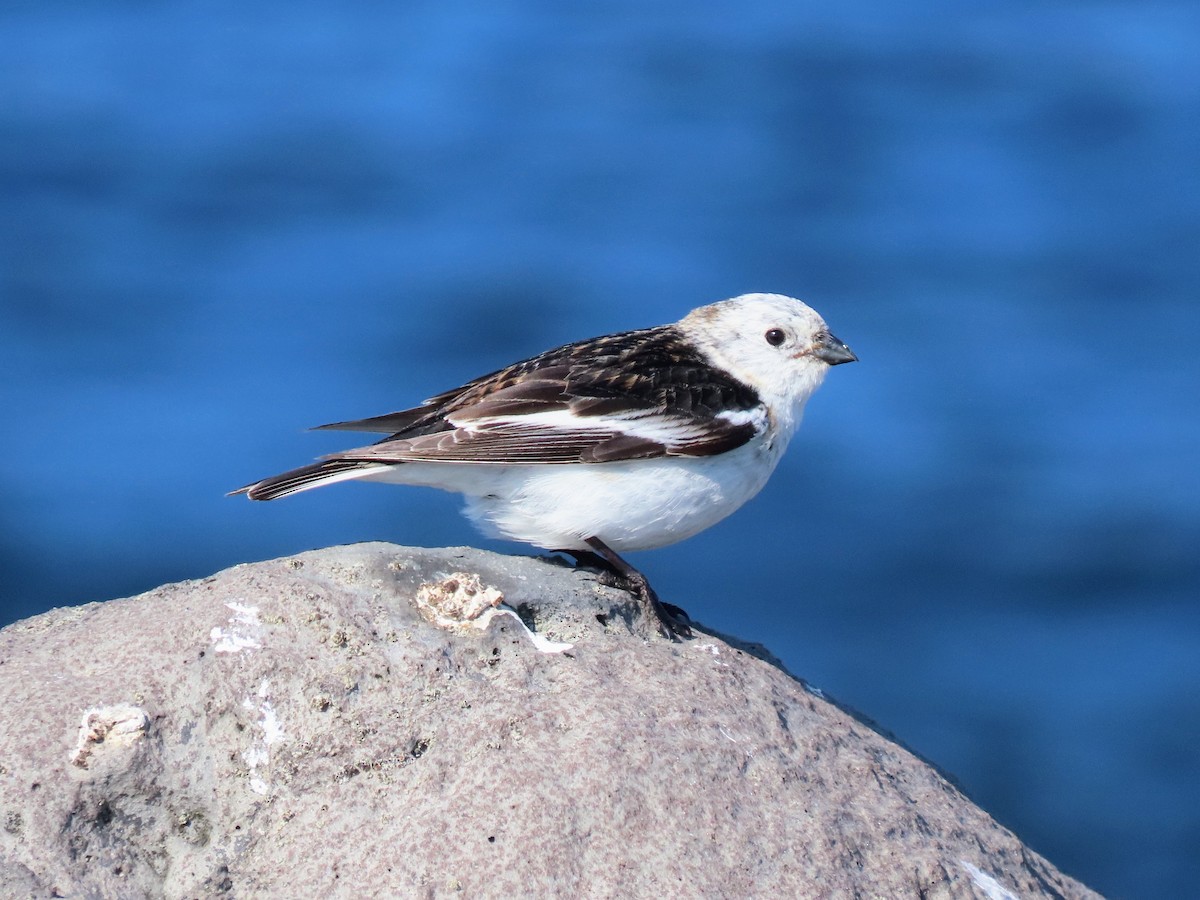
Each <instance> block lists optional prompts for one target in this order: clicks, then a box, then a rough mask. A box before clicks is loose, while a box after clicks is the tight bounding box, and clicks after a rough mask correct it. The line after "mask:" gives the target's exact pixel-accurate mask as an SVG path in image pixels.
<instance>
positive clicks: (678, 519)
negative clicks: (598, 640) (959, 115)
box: [371, 436, 786, 553]
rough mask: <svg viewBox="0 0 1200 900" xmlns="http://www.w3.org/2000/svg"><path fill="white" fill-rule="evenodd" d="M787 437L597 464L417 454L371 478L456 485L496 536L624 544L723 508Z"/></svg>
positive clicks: (743, 496) (566, 544) (561, 544)
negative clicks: (441, 460) (449, 459)
mask: <svg viewBox="0 0 1200 900" xmlns="http://www.w3.org/2000/svg"><path fill="white" fill-rule="evenodd" d="M785 443H786V441H785V440H779V439H777V440H776V441H774V442H768V441H767V440H766V439H765V438H764V437H762V436H760V437H759V438H756V439H754V440H752V441H750V442H749V443H747V444H745V445H743V446H742V447H739V448H737V449H736V450H732V451H730V452H728V453H722V454H720V455H718V456H712V457H700V458H687V457H664V458H660V459H638V460H629V461H626V462H612V463H595V464H575V465H528V466H479V465H474V466H462V465H454V464H422V463H415V464H407V465H402V466H395V467H391V468H389V469H388V470H386V471H383V472H380V473H378V475H376V476H374V477H372V479H371V480H381V481H402V482H404V483H407V484H426V485H429V486H431V487H439V488H442V489H444V490H451V491H457V492H460V493H462V494H464V495H466V508H465V511H466V514H467V515H468V516H469V517H470V519H471V520H472V521H473V522H474V523H475V524H476V525H477V526H478V527H479V528H480V529H481V530H482V531H484V532H485V533H487V534H490V535H493V536H496V537H504V538H508V539H511V540H517V541H523V542H525V543H529V544H534V545H535V546H538V547H545V548H547V549H552V550H586V549H588V545H587V544H586V543H585V542H584V539H585V538H588V537H598V538H600V539H601V540H602V541H604V542H605V543H606V544H607V545H608V546H609V547H611V548H612V549H613V550H615V551H616V552H618V553H622V552H625V551H629V550H650V549H653V548H655V547H664V546H666V545H668V544H673V543H675V542H676V541H682V540H685V539H686V538H689V537H691V536H692V535H694V534H698V533H699V532H701V531H703V530H704V529H706V528H709V527H710V526H712V525H714V524H716V523H717V522H719V521H720V520H721V519H723V518H725V517H726V516H728V515H729V514H730V513H732V512H733V511H734V510H736V509H737V508H738V507H740V506H741V505H742V504H743V503H745V502H746V501H747V500H749V499H750V498H751V497H753V496H754V495H755V494H757V493H758V492H759V490H761V489H762V487H763V485H764V484H766V482H767V479H768V478H769V477H770V475H771V472H772V471H773V470H774V468H775V465H776V463H777V462H778V461H779V457H780V456H781V455H782V453H783V449H784V446H783V444H785Z"/></svg>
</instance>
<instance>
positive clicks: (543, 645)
mask: <svg viewBox="0 0 1200 900" xmlns="http://www.w3.org/2000/svg"><path fill="white" fill-rule="evenodd" d="M496 616H512V617H513V618H514V619H516V620H517V624H518V625H520V626H521V629H522V630H523V631H524V632H525V634H526V635H528V636H529V640H530V642H531V643H532V644H533V646H534V647H536V648H537V649H538V650H540V651H541V652H542V653H564V652H566V651H567V650H570V649H571V648H572V647H574V646H575V645H574V644H564V643H560V642H559V641H552V640H550V639H549V638H548V637H546V636H545V635H541V634H538V633H537V632H536V631H530V630H529V626H528V625H526V624H525V623H524V622H523V621H522V620H521V617H520V616H518V615H517V611H516V610H515V609H512V608H511V607H508V606H500V607H494V608H492V609H489V610H488V611H487V612H485V613H484V614H483V615H482V616H480V617H479V618H478V619H476V620H475V621H474V622H473V623H472V624H473V625H474V626H475V627H476V628H478V629H479V630H480V631H486V630H487V627H488V623H489V622H491V621H492V619H493V618H495V617H496Z"/></svg>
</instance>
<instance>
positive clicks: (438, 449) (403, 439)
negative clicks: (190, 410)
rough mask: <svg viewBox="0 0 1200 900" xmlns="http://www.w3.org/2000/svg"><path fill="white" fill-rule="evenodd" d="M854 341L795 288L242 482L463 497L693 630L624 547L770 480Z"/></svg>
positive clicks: (421, 412)
mask: <svg viewBox="0 0 1200 900" xmlns="http://www.w3.org/2000/svg"><path fill="white" fill-rule="evenodd" d="M856 359H858V357H856V356H855V355H854V354H853V353H852V352H851V351H850V348H849V347H847V346H846V345H845V344H843V343H842V342H841V341H840V340H838V339H837V338H836V337H834V336H833V335H832V334H831V333H830V332H829V329H828V328H827V327H826V326H825V322H824V320H823V319H822V318H821V317H820V316H819V315H818V314H817V313H816V312H815V311H814V310H812V309H811V308H809V307H808V306H806V305H805V304H804V303H801V302H800V301H799V300H795V299H792V298H791V297H785V296H782V295H780V294H744V295H742V296H740V297H734V298H733V299H732V300H724V301H722V302H720V303H713V304H711V305H709V306H702V307H700V308H699V309H696V310H693V311H692V312H691V313H690V314H689V315H687V316H686V317H685V318H683V319H682V320H681V321H679V322H677V323H675V324H673V325H661V326H658V327H656V328H645V329H641V330H639V331H626V332H622V333H620V334H611V335H606V336H604V337H598V338H592V339H590V340H585V341H577V342H575V343H573V344H567V345H565V346H562V347H558V348H556V349H554V350H547V351H546V352H545V353H543V354H541V355H540V356H535V357H533V358H532V359H527V360H524V361H523V362H518V363H514V364H513V365H511V366H509V367H507V368H505V369H501V370H500V371H498V372H493V373H491V374H490V375H484V376H482V377H480V378H476V379H475V380H474V381H469V382H467V383H466V384H464V385H463V386H462V387H458V388H455V389H453V390H450V391H446V392H445V393H442V394H438V395H437V396H436V397H432V398H430V399H429V400H426V401H425V402H424V403H422V404H421V405H420V406H417V407H414V408H412V409H406V410H402V411H400V412H394V413H388V414H387V415H382V416H375V417H374V418H370V419H359V420H356V421H352V422H336V423H334V424H331V425H322V426H320V427H321V428H325V429H342V430H346V431H365V432H382V433H385V434H387V435H388V437H385V438H383V439H382V440H380V441H379V442H378V443H374V444H371V445H369V446H366V447H359V448H356V449H354V450H346V451H343V452H341V453H334V454H332V455H330V456H327V457H324V458H323V459H321V460H320V461H319V462H316V463H313V464H311V465H308V466H304V467H302V468H299V469H293V470H292V471H290V472H284V473H283V474H281V475H275V476H273V477H271V478H264V479H263V480H262V481H256V482H254V483H253V484H250V485H247V486H245V487H243V488H240V489H238V490H237V491H234V493H236V494H246V495H247V496H248V497H249V498H250V499H251V500H274V499H275V498H277V497H282V496H284V495H286V494H294V493H296V492H298V491H306V490H308V489H310V488H314V487H319V486H321V485H325V484H333V483H334V482H338V481H351V480H355V481H387V482H394V483H399V484H413V485H425V486H429V487H435V488H441V489H442V490H447V491H455V492H458V493H460V494H463V495H465V497H466V514H467V515H468V516H469V517H470V518H471V520H472V521H473V522H474V523H475V524H476V525H478V526H479V527H480V528H481V529H482V530H483V531H484V532H486V533H488V534H491V535H493V536H498V537H503V538H510V539H512V540H516V541H523V542H525V543H528V544H534V545H536V546H538V547H544V548H546V549H548V550H556V551H563V552H566V553H569V554H571V555H572V556H574V557H575V558H576V560H577V561H578V562H580V563H583V564H590V565H598V566H600V567H601V568H603V569H607V570H608V571H609V573H610V574H612V575H614V576H615V577H616V579H617V581H618V583H620V584H622V585H623V586H624V587H626V588H627V589H628V590H630V591H631V592H633V593H635V594H636V595H637V596H638V598H639V599H640V600H641V602H642V604H643V605H644V606H645V607H646V609H647V610H648V611H651V612H653V613H654V614H655V615H656V616H657V617H658V622H659V624H660V627H661V628H662V629H663V631H664V633H665V634H667V635H668V636H674V635H677V634H678V635H684V636H687V635H689V634H690V629H689V628H688V624H687V617H686V615H685V614H683V613H682V611H681V610H678V608H677V607H671V608H670V609H668V608H667V607H666V606H664V604H662V603H661V602H660V601H659V600H658V598H657V596H656V595H655V593H654V591H653V590H652V589H651V588H650V585H649V583H648V582H647V581H646V578H645V577H644V576H643V575H642V574H641V573H640V572H638V571H637V570H636V569H635V568H633V566H631V565H629V564H628V563H627V562H626V561H625V560H624V559H622V558H621V556H620V555H618V554H620V553H624V552H626V551H631V550H649V549H652V548H655V547H663V546H666V545H667V544H673V543H675V542H676V541H681V540H683V539H684V538H688V537H691V536H692V535H694V534H697V533H698V532H700V531H703V530H704V529H705V528H708V527H709V526H710V525H713V524H715V523H716V522H719V521H720V520H721V519H723V518H725V517H726V516H727V515H729V514H730V513H731V512H733V511H734V510H735V509H737V508H738V507H739V506H741V505H742V504H743V503H745V502H746V501H747V500H749V499H750V498H751V497H753V496H754V495H755V494H757V493H758V492H759V490H760V489H761V488H762V486H763V485H764V484H765V483H766V481H767V478H768V477H769V476H770V474H771V472H772V471H773V470H774V468H775V465H776V463H778V462H779V458H780V457H781V456H782V455H783V452H784V450H785V449H786V448H787V444H788V441H789V440H790V439H791V437H792V435H793V434H794V433H795V431H796V428H797V426H798V425H799V424H800V417H801V414H802V412H803V411H804V405H805V403H807V402H808V398H809V397H811V396H812V394H813V392H814V391H815V390H816V389H817V388H818V387H819V386H820V384H821V382H822V381H823V380H824V379H825V373H826V372H828V371H829V367H830V366H836V365H840V364H841V363H847V362H854V361H855V360H856Z"/></svg>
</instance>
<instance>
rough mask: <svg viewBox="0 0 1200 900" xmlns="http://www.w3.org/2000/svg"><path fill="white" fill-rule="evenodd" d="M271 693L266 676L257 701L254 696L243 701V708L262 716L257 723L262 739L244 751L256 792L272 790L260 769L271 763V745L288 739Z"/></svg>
mask: <svg viewBox="0 0 1200 900" xmlns="http://www.w3.org/2000/svg"><path fill="white" fill-rule="evenodd" d="M270 693H271V682H270V680H269V679H266V678H264V679H263V680H262V682H261V683H260V684H259V686H258V692H257V701H256V699H255V698H254V697H247V698H246V699H245V700H243V701H242V709H246V710H250V711H251V712H257V713H259V715H260V716H261V718H260V719H259V720H258V721H257V722H256V723H255V724H256V725H257V726H258V727H259V728H260V729H262V737H261V739H259V740H258V741H256V742H255V743H254V744H252V745H251V746H250V747H248V748H246V749H245V750H243V751H242V762H244V763H245V764H246V767H247V768H248V769H249V770H250V771H249V773H248V774H249V776H250V790H252V791H254V793H256V794H267V793H268V792H269V791H270V784H269V782H268V781H266V780H265V779H264V778H263V777H262V775H261V774H260V772H259V769H260V768H264V767H267V766H269V765H270V762H271V749H270V748H271V745H272V744H277V743H279V742H280V741H284V740H287V733H286V732H285V731H284V730H283V725H282V724H281V723H280V721H279V716H278V715H276V713H275V708H274V707H273V706H272V705H271V700H270Z"/></svg>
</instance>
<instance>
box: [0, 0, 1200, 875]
mask: <svg viewBox="0 0 1200 900" xmlns="http://www.w3.org/2000/svg"><path fill="white" fill-rule="evenodd" d="M106 6H107V8H103V9H101V8H97V7H95V6H93V5H91V4H82V3H80V4H70V3H52V2H40V3H10V4H7V5H6V6H5V7H4V10H3V11H0V198H2V202H3V211H4V214H3V216H2V217H0V229H2V234H0V410H2V419H3V425H0V429H2V436H3V454H4V455H3V466H2V471H0V498H2V499H0V573H2V574H0V604H2V609H0V620H3V621H10V620H13V619H16V618H18V617H21V616H27V615H31V614H34V613H37V612H40V611H42V610H45V609H47V608H49V607H52V606H56V605H63V604H73V603H80V602H83V601H88V600H96V599H103V598H107V597H114V596H120V595H126V594H130V593H134V592H138V591H142V590H145V589H148V588H151V587H153V586H155V585H156V584H159V583H161V582H164V581H169V580H178V579H182V578H190V577H196V576H202V575H205V574H208V573H211V572H213V571H215V570H217V569H220V568H222V567H225V566H229V565H232V564H234V563H237V562H242V561H247V560H255V559H263V558H269V557H273V556H277V555H282V554H287V553H292V552H295V551H299V550H303V549H306V548H310V547H316V546H323V545H328V544H334V543H345V542H350V541H358V540H368V539H372V540H373V539H386V540H393V541H397V542H400V543H414V544H431V545H437V544H460V543H475V544H477V545H480V546H487V547H492V548H495V549H502V550H505V551H506V552H523V548H521V547H519V546H516V545H510V544H496V543H491V542H487V541H483V540H482V539H480V538H478V537H477V536H475V535H474V534H473V533H472V532H471V530H470V528H469V526H468V525H467V524H466V523H465V522H464V521H463V520H462V519H461V518H460V517H459V516H458V515H457V512H456V509H457V505H458V504H457V502H456V500H455V499H454V498H452V497H449V496H446V495H441V494H437V493H435V492H431V491H421V490H416V489H412V490H401V489H388V488H383V487H378V486H345V487H338V488H332V489H330V490H327V491H318V492H316V493H313V494H308V495H304V496H302V497H297V498H292V499H290V500H287V501H283V502H280V503H274V504H250V503H247V502H245V501H244V500H240V499H237V500H234V499H226V498H225V497H224V496H223V493H224V492H225V491H226V490H229V489H230V488H233V487H236V486H238V485H241V484H243V483H245V482H247V481H249V480H252V479H254V478H257V477H260V476H263V475H266V474H270V473H273V472H276V471H279V470H281V469H284V468H288V467H291V466H293V465H297V464H299V463H301V462H304V461H307V460H308V459H309V458H311V457H313V456H316V455H318V454H320V453H323V452H329V451H332V450H335V449H339V448H340V447H342V446H345V445H346V441H347V440H348V436H347V435H338V434H305V433H304V432H303V430H302V429H303V428H305V427H306V426H309V425H314V424H318V423H321V422H326V421H330V420H334V419H344V418H352V417H360V416H366V415H372V414H377V413H382V412H385V411H390V410H393V409H396V408H400V407H403V406H407V405H410V404H412V403H414V402H416V401H418V400H420V399H422V398H424V397H426V396H428V395H430V394H432V393H435V392H437V391H439V390H441V389H444V388H447V387H450V386H453V385H455V384H458V383H460V382H461V381H462V380H464V379H466V378H468V377H470V376H473V375H475V374H478V373H480V372H483V371H485V370H489V369H492V368H495V367H498V366H500V365H502V364H504V363H507V362H509V361H512V360H513V359H516V358H518V357H523V356H527V355H531V354H533V353H536V352H538V351H540V350H542V349H545V348H546V347H549V346H551V345H553V344H556V343H561V342H564V341H567V340H572V339H575V338H580V337H585V336H589V335H593V334H598V333H603V332H606V331H613V330H621V329H626V328H633V327H639V326H643V325H650V324H657V323H660V322H665V321H670V320H673V319H676V318H678V317H679V316H681V315H682V314H683V313H684V312H686V311H687V310H688V309H689V308H691V307H693V306H696V305H699V304H701V303H706V302H710V301H713V300H717V299H721V298H723V297H726V296H730V295H733V294H736V293H740V292H743V291H747V290H771V291H781V292H785V293H792V294H796V295H799V296H801V297H803V298H805V299H806V300H808V301H809V302H810V303H812V304H813V305H814V306H815V307H817V308H818V309H819V310H820V311H821V312H822V313H823V314H824V315H825V317H826V318H827V319H828V321H829V322H830V324H831V326H832V327H833V329H834V330H835V332H836V333H837V334H838V335H839V336H840V337H841V338H843V339H844V340H846V341H847V342H848V343H849V344H850V345H851V346H852V347H853V348H854V350H855V351H856V352H857V353H858V355H859V356H860V357H861V359H862V362H860V363H858V364H856V365H853V366H845V367H840V368H838V369H836V370H834V371H833V372H831V374H830V377H829V379H828V381H827V382H826V385H825V387H824V388H822V390H821V392H820V393H819V394H818V395H817V397H816V399H815V400H814V402H813V403H812V404H811V406H810V409H809V414H808V416H807V419H806V421H805V425H804V428H803V429H802V431H801V433H800V435H799V437H798V438H797V440H796V441H795V442H794V443H793V446H792V448H791V450H790V451H789V455H788V458H787V459H785V461H784V463H783V464H782V465H781V467H780V469H779V471H778V472H777V473H776V475H775V477H774V478H773V480H772V482H771V483H770V485H769V486H768V488H767V490H766V491H765V492H764V493H763V494H762V495H761V496H760V497H759V498H758V499H756V500H755V501H753V502H752V503H751V504H750V505H748V506H747V507H746V508H745V509H744V510H742V511H741V512H740V513H739V514H737V515H736V516H735V517H734V518H732V519H731V520H728V521H727V522H725V523H723V524H722V525H720V526H718V527H717V528H714V529H712V530H711V531H709V532H706V533H705V534H703V535H701V536H699V537H697V538H695V539H693V540H692V541H689V542H687V543H685V544H682V545H679V546H676V547H672V548H668V549H664V550H660V551H656V552H653V553H644V554H638V555H636V556H635V557H634V562H635V563H636V564H637V565H639V566H641V567H642V568H643V569H644V570H645V571H646V572H647V574H649V575H650V576H651V577H652V579H653V580H654V582H655V584H656V586H657V587H658V589H659V591H660V592H661V593H662V594H663V595H664V596H665V597H666V598H668V599H670V600H672V601H674V602H677V603H680V604H682V605H684V606H685V607H686V608H687V609H688V610H689V611H690V612H691V613H692V615H693V616H695V617H696V618H698V619H700V620H702V621H704V622H705V623H708V624H709V625H711V626H714V627H717V628H719V629H722V630H725V631H729V632H733V633H736V634H739V635H741V636H743V637H746V638H751V639H757V640H761V641H764V642H766V643H767V644H768V645H769V646H770V647H771V648H772V649H774V650H775V651H776V652H777V653H779V655H780V656H781V657H782V658H783V659H784V660H785V662H786V663H787V665H788V666H789V668H791V670H792V671H794V672H796V673H797V674H799V675H802V676H804V677H806V678H807V679H809V680H810V681H812V682H813V683H815V684H817V685H819V686H820V687H822V688H824V689H825V690H826V691H828V692H829V693H831V694H832V695H834V696H836V697H838V698H840V699H841V700H843V701H844V702H847V703H849V704H851V705H852V706H854V707H856V708H858V709H859V710H861V711H862V712H864V713H865V714H867V715H869V716H871V717H872V718H874V719H875V720H877V721H878V722H880V723H881V724H882V725H883V726H885V727H887V728H888V729H890V730H892V731H893V732H895V733H896V734H897V735H898V736H899V737H900V738H901V739H902V740H903V741H905V742H906V743H907V744H909V745H910V746H912V747H913V748H915V749H916V750H918V751H919V752H921V753H922V754H923V755H925V756H926V757H928V758H930V759H932V760H934V761H936V762H937V763H939V764H940V765H941V766H942V767H943V768H945V769H946V770H948V771H950V772H952V773H954V774H955V775H956V776H957V778H958V779H959V780H960V781H961V783H962V784H963V786H964V788H965V789H966V790H967V792H968V793H969V794H970V795H971V796H972V797H974V798H975V799H976V800H978V801H979V802H980V803H981V804H982V805H983V806H985V807H986V808H987V809H989V810H990V811H992V812H993V813H994V814H995V815H996V816H997V818H999V819H1000V821H1002V822H1003V823H1004V824H1006V825H1008V826H1009V827H1011V828H1013V829H1014V830H1015V831H1016V832H1017V833H1018V834H1019V835H1021V836H1022V837H1023V838H1024V839H1025V840H1026V841H1028V842H1029V843H1031V844H1032V845H1033V846H1034V848H1035V849H1037V850H1039V851H1041V852H1042V853H1044V854H1046V855H1047V856H1049V857H1050V858H1051V859H1052V860H1053V861H1054V862H1055V863H1057V864H1058V865H1060V866H1061V867H1062V868H1064V869H1065V870H1066V871H1068V872H1070V873H1072V874H1074V875H1076V876H1078V877H1080V878H1082V879H1083V880H1084V881H1086V882H1087V883H1089V884H1090V885H1092V886H1094V887H1095V888H1097V889H1099V890H1101V891H1103V892H1105V893H1107V894H1111V895H1113V896H1117V897H1166V896H1176V897H1178V896H1187V895H1189V894H1190V893H1192V892H1193V890H1194V885H1195V884H1196V883H1197V881H1198V880H1200V812H1198V810H1200V752H1198V750H1197V747H1198V746H1200V602H1198V601H1200V552H1198V549H1197V548H1198V547H1200V465H1198V463H1200V415H1198V413H1200V403H1198V398H1200V353H1198V352H1197V347H1198V346H1200V306H1198V304H1197V293H1198V289H1200V56H1198V55H1197V53H1196V52H1195V38H1196V35H1197V34H1200V12H1198V11H1197V8H1196V6H1195V4H1192V3H1184V2H1177V3H1168V2H1132V0H1127V2H1110V3H1090V4H1088V3H1045V4H976V5H972V6H971V8H970V9H966V8H964V7H963V6H962V5H957V4H943V3H936V2H930V0H917V2H915V3H909V4H886V3H880V2H857V3H839V4H832V3H827V4H806V5H803V6H802V5H798V4H765V3H758V4H751V5H750V6H748V7H747V6H746V5H745V4H742V5H738V6H737V7H736V12H732V11H730V10H732V9H733V8H732V7H729V8H727V5H725V4H718V3H712V2H703V0H702V2H690V3H677V4H669V3H668V4H658V5H655V6H654V7H653V8H650V7H647V6H646V5H644V4H639V3H607V4H590V3H582V4H552V3H534V2H526V3H520V2H507V3H505V2H494V0H493V2H486V3H485V2H460V3H450V4H445V3H436V4H435V3H421V2H414V3H406V4H383V3H378V4H369V3H368V4H355V5H353V8H351V7H350V5H347V6H346V7H344V8H336V7H333V6H332V5H330V6H321V5H317V4H312V3H287V4H284V3H274V4H273V3H268V4H259V5H257V6H255V7H253V8H250V7H248V6H247V5H245V4H214V3H174V4H167V5H152V4H136V3H125V4H107V5H106Z"/></svg>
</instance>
